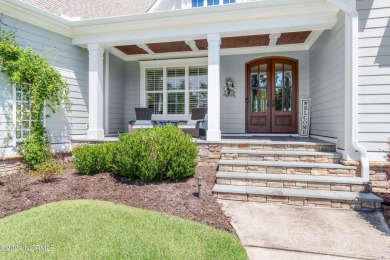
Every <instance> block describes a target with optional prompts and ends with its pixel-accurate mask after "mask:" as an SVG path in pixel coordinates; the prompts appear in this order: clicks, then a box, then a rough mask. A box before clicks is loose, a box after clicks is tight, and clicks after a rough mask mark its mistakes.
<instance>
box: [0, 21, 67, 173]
mask: <svg viewBox="0 0 390 260" xmlns="http://www.w3.org/2000/svg"><path fill="white" fill-rule="evenodd" d="M0 72H3V73H4V74H5V75H6V76H7V78H8V80H9V82H10V83H12V85H13V86H14V87H15V88H17V89H19V90H21V91H23V95H24V96H27V97H28V103H29V106H28V107H27V108H26V107H24V108H21V109H22V111H17V115H18V114H21V113H28V117H29V119H30V120H29V135H28V136H27V138H25V140H24V141H23V142H21V143H20V146H19V152H20V153H21V154H22V155H23V156H24V158H25V161H26V163H27V164H28V166H29V167H30V168H32V169H34V168H35V166H36V165H37V164H39V163H41V162H43V161H45V160H46V159H47V158H48V157H49V156H50V142H49V138H48V136H47V133H46V130H45V128H44V127H43V125H42V123H43V119H44V116H45V113H44V110H45V107H48V108H49V109H51V111H52V112H53V113H54V112H56V111H57V110H58V109H59V108H60V107H61V105H65V108H66V109H69V107H70V101H69V98H68V93H69V87H68V85H67V83H66V82H65V81H64V80H63V79H62V76H61V74H60V72H59V71H57V70H56V69H55V68H54V67H52V66H51V65H50V63H49V61H48V60H47V59H45V58H44V57H43V56H42V55H41V54H39V53H36V52H33V51H32V49H31V47H22V46H20V45H19V44H18V43H17V42H16V40H15V35H14V33H13V32H7V31H4V30H3V29H2V28H0ZM26 85H27V86H28V87H23V86H26ZM23 110H24V111H23Z"/></svg>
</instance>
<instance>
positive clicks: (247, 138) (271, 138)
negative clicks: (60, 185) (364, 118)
mask: <svg viewBox="0 0 390 260" xmlns="http://www.w3.org/2000/svg"><path fill="white" fill-rule="evenodd" d="M194 140H195V141H196V142H198V143H237V142H240V143H307V144H311V143H313V144H330V143H329V142H326V141H323V140H320V139H317V138H313V137H300V136H296V135H280V136H279V135H261V136H259V135H248V134H242V135H241V134H237V135H231V134H229V135H222V140H221V141H206V137H205V136H201V137H199V138H194ZM72 141H74V142H116V141H118V137H117V136H106V137H104V138H103V139H96V140H95V139H88V138H86V137H82V138H78V137H74V138H72Z"/></svg>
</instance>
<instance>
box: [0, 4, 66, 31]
mask: <svg viewBox="0 0 390 260" xmlns="http://www.w3.org/2000/svg"><path fill="white" fill-rule="evenodd" d="M0 10H1V12H2V13H3V14H5V15H7V16H11V17H14V18H16V19H18V20H21V21H23V22H27V23H30V24H33V25H36V26H39V27H41V28H44V29H47V30H49V31H53V32H56V33H58V34H61V35H64V36H67V37H71V36H72V32H71V27H70V24H71V22H70V21H67V20H66V19H64V18H61V17H59V16H56V15H53V14H51V13H49V12H46V11H44V10H42V9H39V8H37V7H34V6H31V5H29V4H26V3H24V2H22V1H19V0H12V1H11V0H0Z"/></svg>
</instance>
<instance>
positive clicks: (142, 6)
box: [22, 0, 156, 20]
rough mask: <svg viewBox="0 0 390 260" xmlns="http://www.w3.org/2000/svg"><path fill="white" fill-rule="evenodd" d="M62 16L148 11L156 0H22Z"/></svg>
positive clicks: (99, 15) (83, 16)
mask: <svg viewBox="0 0 390 260" xmlns="http://www.w3.org/2000/svg"><path fill="white" fill-rule="evenodd" d="M22 1H23V2H25V3H27V4H30V5H32V6H35V7H38V8H40V9H43V10H45V11H47V12H50V13H52V14H55V15H58V16H60V15H61V14H64V15H66V16H69V17H80V18H81V19H83V20H84V19H96V18H104V17H115V16H124V15H132V14H142V13H146V12H147V11H148V10H149V8H150V7H151V6H152V5H153V4H154V2H156V0H22Z"/></svg>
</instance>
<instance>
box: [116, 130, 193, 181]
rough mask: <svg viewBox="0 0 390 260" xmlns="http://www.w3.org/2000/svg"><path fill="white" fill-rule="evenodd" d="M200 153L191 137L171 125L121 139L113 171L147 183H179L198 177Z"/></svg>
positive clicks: (135, 133)
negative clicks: (194, 176) (196, 169)
mask: <svg viewBox="0 0 390 260" xmlns="http://www.w3.org/2000/svg"><path fill="white" fill-rule="evenodd" d="M197 154H198V149H197V146H196V143H194V142H193V141H192V138H191V136H189V135H186V134H185V133H184V132H183V131H181V130H180V129H179V128H177V127H175V126H171V125H167V126H164V127H154V128H144V129H138V130H137V131H135V132H134V133H126V134H122V135H120V136H119V140H118V142H117V143H116V145H115V149H114V154H113V171H114V173H115V174H117V175H120V176H124V177H127V178H139V179H141V180H143V181H153V180H165V179H167V180H173V181H179V180H182V179H185V178H188V177H191V176H193V175H194V172H195V168H196V165H197V163H196V156H197Z"/></svg>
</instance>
